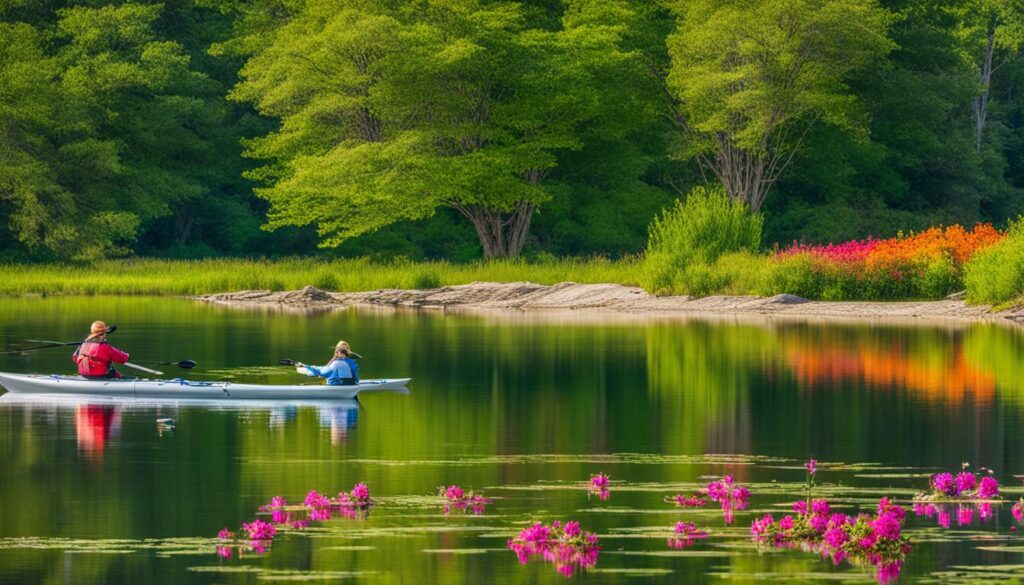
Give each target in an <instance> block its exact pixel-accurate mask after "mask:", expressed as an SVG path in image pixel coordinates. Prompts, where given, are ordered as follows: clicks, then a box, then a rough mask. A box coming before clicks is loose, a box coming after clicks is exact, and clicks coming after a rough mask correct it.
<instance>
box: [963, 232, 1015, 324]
mask: <svg viewBox="0 0 1024 585" xmlns="http://www.w3.org/2000/svg"><path fill="white" fill-rule="evenodd" d="M965 273H966V274H965V276H964V281H965V283H966V285H967V302H969V303H973V304H991V305H999V304H1003V303H1009V302H1011V301H1019V300H1020V298H1021V296H1022V295H1024V217H1022V218H1018V219H1017V221H1014V222H1011V223H1010V229H1009V231H1008V233H1007V236H1006V238H1004V239H1003V240H1002V241H1001V242H999V243H998V244H995V245H994V246H991V247H989V248H986V249H984V250H981V251H979V252H978V253H976V254H975V255H974V256H973V257H972V258H971V259H970V260H969V261H968V262H967V266H966V268H965Z"/></svg>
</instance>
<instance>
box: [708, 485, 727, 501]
mask: <svg viewBox="0 0 1024 585" xmlns="http://www.w3.org/2000/svg"><path fill="white" fill-rule="evenodd" d="M727 497H729V490H728V489H726V487H725V485H723V484H722V482H720V481H713V482H711V483H709V484H708V498H709V499H710V500H711V501H712V502H724V501H725V499H726V498H727Z"/></svg>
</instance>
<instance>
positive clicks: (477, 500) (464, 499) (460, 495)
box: [437, 485, 491, 515]
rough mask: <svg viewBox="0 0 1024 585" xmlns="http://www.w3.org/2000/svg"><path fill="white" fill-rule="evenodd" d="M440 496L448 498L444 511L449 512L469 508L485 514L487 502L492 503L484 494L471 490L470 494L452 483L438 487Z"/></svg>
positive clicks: (474, 511) (475, 512)
mask: <svg viewBox="0 0 1024 585" xmlns="http://www.w3.org/2000/svg"><path fill="white" fill-rule="evenodd" d="M437 493H438V495H439V496H441V497H442V498H444V499H445V500H446V502H445V505H444V513H445V514H448V513H449V512H451V511H452V510H458V511H460V512H464V511H465V510H467V509H469V510H472V511H473V513H474V514H478V515H479V514H483V513H484V508H485V507H486V506H487V504H490V503H491V500H489V499H487V498H485V497H484V496H483V495H482V494H477V493H475V492H472V491H470V492H469V493H468V494H467V493H466V492H465V490H463V489H462V488H461V487H459V486H457V485H450V486H448V487H445V486H441V487H439V488H437Z"/></svg>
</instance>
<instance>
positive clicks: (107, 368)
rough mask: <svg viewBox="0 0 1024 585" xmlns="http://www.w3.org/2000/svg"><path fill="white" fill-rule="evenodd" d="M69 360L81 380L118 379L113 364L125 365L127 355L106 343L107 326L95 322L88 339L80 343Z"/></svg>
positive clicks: (118, 376) (100, 322)
mask: <svg viewBox="0 0 1024 585" xmlns="http://www.w3.org/2000/svg"><path fill="white" fill-rule="evenodd" d="M71 359H73V360H74V361H75V363H76V364H78V375H80V376H82V377H83V378H120V377H121V373H120V372H118V371H117V370H115V369H114V367H113V364H114V363H118V364H123V363H125V362H126V361H128V354H126V353H125V352H123V351H121V350H119V349H117V348H116V347H114V346H113V345H110V342H108V341H107V324H106V323H104V322H103V321H95V322H93V324H92V327H91V328H90V332H89V337H86V338H85V339H84V340H83V341H82V345H81V346H79V348H78V349H77V350H75V354H74V355H73V356H72V357H71Z"/></svg>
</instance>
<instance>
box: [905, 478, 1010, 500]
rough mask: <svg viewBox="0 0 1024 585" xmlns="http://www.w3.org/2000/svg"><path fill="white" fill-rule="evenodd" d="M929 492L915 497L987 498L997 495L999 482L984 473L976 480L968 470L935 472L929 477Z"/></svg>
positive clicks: (922, 498) (932, 498)
mask: <svg viewBox="0 0 1024 585" xmlns="http://www.w3.org/2000/svg"><path fill="white" fill-rule="evenodd" d="M931 488H932V493H931V494H921V495H919V496H918V498H917V499H921V500H924V499H929V500H936V499H940V500H941V499H948V498H980V499H983V500H988V499H991V498H994V497H996V496H998V495H999V482H998V481H996V478H994V477H992V476H990V475H986V476H985V477H982V478H981V481H978V478H977V476H976V475H975V474H973V473H971V472H970V471H961V472H960V473H958V474H956V477H954V476H953V474H952V473H936V474H935V475H933V476H932V479H931Z"/></svg>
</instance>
